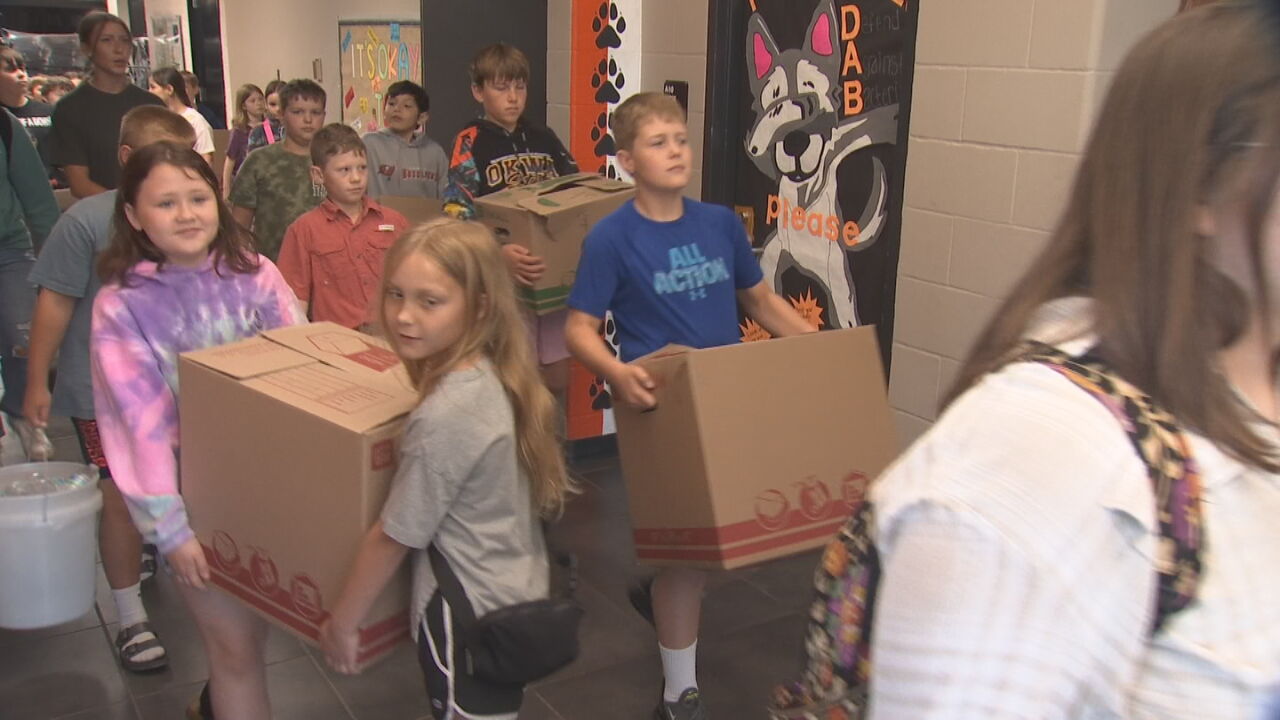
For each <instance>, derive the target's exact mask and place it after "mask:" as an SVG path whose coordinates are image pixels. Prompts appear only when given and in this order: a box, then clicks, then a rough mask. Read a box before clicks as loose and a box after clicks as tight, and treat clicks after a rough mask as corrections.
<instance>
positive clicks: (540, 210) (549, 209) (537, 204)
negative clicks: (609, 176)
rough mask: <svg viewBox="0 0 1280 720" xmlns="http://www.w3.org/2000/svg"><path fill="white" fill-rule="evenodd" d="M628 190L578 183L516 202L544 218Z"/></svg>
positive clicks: (625, 187)
mask: <svg viewBox="0 0 1280 720" xmlns="http://www.w3.org/2000/svg"><path fill="white" fill-rule="evenodd" d="M601 179H605V178H601ZM629 189H630V186H628V185H626V184H622V183H619V187H616V188H603V187H599V186H598V185H597V184H596V183H595V182H590V183H578V184H575V185H573V186H572V187H567V188H565V189H563V190H559V189H558V190H556V191H554V192H550V193H539V194H537V195H534V196H532V197H525V198H521V199H519V200H517V201H516V202H517V203H518V204H519V206H520V207H522V208H524V209H525V210H528V211H529V212H532V213H536V214H538V215H541V216H543V217H545V216H547V215H551V214H554V213H558V212H563V211H566V210H572V209H574V208H576V207H580V206H582V205H588V204H590V203H593V202H595V201H596V200H599V199H600V198H601V197H602V196H604V195H610V194H613V193H616V192H621V191H624V190H629Z"/></svg>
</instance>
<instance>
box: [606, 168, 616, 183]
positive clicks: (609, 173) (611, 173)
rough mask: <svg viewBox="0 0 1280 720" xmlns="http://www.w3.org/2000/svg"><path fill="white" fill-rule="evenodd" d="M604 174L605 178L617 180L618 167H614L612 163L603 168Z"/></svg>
mask: <svg viewBox="0 0 1280 720" xmlns="http://www.w3.org/2000/svg"><path fill="white" fill-rule="evenodd" d="M604 176H605V177H607V178H609V179H610V180H617V179H618V168H616V167H614V166H612V165H609V166H606V167H605V169H604Z"/></svg>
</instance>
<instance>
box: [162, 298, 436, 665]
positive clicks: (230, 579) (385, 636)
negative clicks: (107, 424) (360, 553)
mask: <svg viewBox="0 0 1280 720" xmlns="http://www.w3.org/2000/svg"><path fill="white" fill-rule="evenodd" d="M178 375H179V382H180V387H181V392H180V396H179V412H180V417H181V420H182V422H181V447H182V453H181V455H182V461H181V465H182V494H183V496H184V498H185V499H186V503H187V508H188V512H189V515H190V519H191V526H192V528H193V529H194V530H195V532H196V537H197V538H198V539H199V540H200V543H201V544H202V545H203V546H204V548H205V554H206V555H207V556H208V558H209V566H210V569H211V571H212V574H213V582H214V584H215V585H216V586H218V587H220V588H222V589H224V590H226V591H227V592H228V593H230V594H231V595H232V596H234V597H236V598H238V599H239V600H241V601H242V602H244V603H245V604H246V605H248V606H249V607H250V608H252V609H253V610H255V611H257V612H258V613H259V614H261V615H263V616H264V617H266V618H267V619H268V620H270V621H271V622H273V623H275V624H276V625H278V626H280V627H281V628H284V629H285V630H288V631H290V632H292V633H293V634H295V635H297V636H298V637H300V638H302V639H303V640H305V641H307V642H309V643H311V644H316V643H317V638H318V630H319V626H320V623H321V622H323V621H324V619H325V618H326V617H327V616H328V613H329V608H330V607H331V605H332V603H333V602H335V601H336V600H337V595H338V593H339V592H340V591H341V588H342V583H343V582H344V581H345V578H346V574H347V572H348V570H349V569H350V567H351V563H352V561H353V560H354V559H355V555H356V549H357V546H358V545H359V543H360V539H361V538H362V537H363V536H364V533H365V531H366V530H367V529H368V528H369V527H370V526H371V525H372V524H373V523H374V522H375V521H376V520H377V518H378V515H379V513H380V511H381V510H382V504H383V502H384V500H385V499H386V496H387V491H388V488H389V486H390V481H391V477H392V475H393V473H394V470H395V464H396V457H397V453H396V444H397V442H398V440H399V436H400V431H401V426H402V424H403V419H404V417H405V416H406V415H407V413H408V412H409V411H410V410H412V409H413V407H414V406H415V405H416V404H417V393H416V392H415V391H414V390H413V389H412V388H411V387H410V382H409V379H408V376H407V374H406V373H405V372H404V369H403V366H402V365H401V364H400V362H399V360H398V358H397V357H396V355H395V354H394V353H393V352H391V350H389V349H388V348H387V346H386V345H385V344H384V343H383V342H382V341H380V340H378V339H376V338H373V337H369V336H367V335H362V334H361V333H358V332H356V331H354V330H348V329H346V328H343V327H341V326H339V325H335V324H333V323H316V324H312V325H299V326H295V327H290V328H282V329H279V330H271V331H268V332H265V333H263V334H262V335H260V336H258V337H255V338H251V339H248V340H244V341H241V342H237V343H232V344H229V345H222V346H219V347H213V348H208V349H205V350H200V351H196V352H191V353H186V354H184V355H182V357H181V358H180V360H179V369H178ZM408 604H409V578H408V569H407V567H406V568H402V569H401V570H400V572H399V573H398V574H397V575H396V577H395V579H394V580H393V581H392V582H391V584H390V585H389V586H388V587H387V589H386V590H385V591H384V592H383V593H382V594H381V595H380V596H379V597H378V599H377V601H376V602H375V603H374V605H373V609H372V611H371V612H370V613H369V616H368V618H369V619H368V621H367V622H366V623H365V624H364V625H363V626H361V628H360V652H359V657H360V660H361V662H362V664H367V663H368V662H371V661H373V660H375V659H377V658H379V657H381V656H382V655H384V654H385V653H386V652H388V651H389V650H390V649H391V648H392V647H393V646H394V645H395V644H396V643H397V642H399V641H400V640H401V639H403V638H406V637H408V633H407V631H408V617H407V608H408Z"/></svg>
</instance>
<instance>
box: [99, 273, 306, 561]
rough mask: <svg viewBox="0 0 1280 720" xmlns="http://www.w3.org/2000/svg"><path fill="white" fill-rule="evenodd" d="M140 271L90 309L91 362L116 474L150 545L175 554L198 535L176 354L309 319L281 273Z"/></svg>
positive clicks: (104, 437)
mask: <svg viewBox="0 0 1280 720" xmlns="http://www.w3.org/2000/svg"><path fill="white" fill-rule="evenodd" d="M259 262H261V266H260V267H259V268H258V270H257V272H255V273H247V274H241V273H236V272H233V271H231V270H229V269H226V268H225V267H224V268H219V270H218V271H215V269H214V267H213V262H212V260H209V261H206V262H205V264H204V265H203V266H201V267H199V268H181V267H175V266H173V265H165V266H163V267H162V268H160V267H157V265H156V263H153V262H146V261H144V262H140V263H138V264H137V265H135V266H134V267H133V268H132V269H131V270H130V271H129V275H128V277H127V278H126V282H125V283H124V284H123V285H121V284H117V283H112V284H108V285H106V286H104V287H103V288H102V290H101V291H100V292H99V293H98V297H97V299H96V300H95V301H94V303H93V329H92V331H91V335H90V366H91V371H92V375H93V401H94V404H95V405H96V408H97V416H98V417H97V420H98V432H99V434H100V435H101V436H102V447H103V450H104V452H105V453H106V456H107V464H108V465H110V466H111V476H112V479H113V480H114V481H115V484H116V486H117V487H118V488H119V489H120V493H121V494H122V495H123V496H124V498H125V502H126V504H128V506H129V511H130V514H131V515H132V516H133V520H134V523H135V524H136V525H137V526H138V530H139V531H141V533H142V536H143V537H144V538H146V541H147V542H153V543H155V544H156V546H157V547H158V548H159V549H160V551H161V552H162V553H169V552H171V551H173V550H175V549H177V548H178V547H179V546H181V545H182V544H183V543H185V542H186V541H188V540H190V539H191V538H192V537H194V535H193V534H192V532H191V527H190V525H189V524H188V523H187V511H186V506H185V505H184V504H183V502H182V496H181V495H180V494H179V483H178V355H180V354H181V353H184V352H188V351H191V350H199V349H201V348H206V347H211V346H214V345H222V344H224V343H229V342H234V341H236V340H242V339H244V338H248V337H252V336H254V335H256V334H258V333H260V332H262V331H263V330H270V329H272V328H277V327H282V326H285V325H296V324H298V323H303V322H306V320H305V318H304V317H303V315H302V312H301V309H300V308H299V307H298V304H297V300H296V299H295V298H294V295H293V291H291V290H290V289H289V286H288V285H287V284H285V281H284V278H283V277H281V275H280V271H279V270H277V269H276V266H275V265H273V264H272V263H271V261H270V260H267V259H266V258H259Z"/></svg>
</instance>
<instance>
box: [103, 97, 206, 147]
mask: <svg viewBox="0 0 1280 720" xmlns="http://www.w3.org/2000/svg"><path fill="white" fill-rule="evenodd" d="M161 140H168V141H170V142H174V143H177V144H179V145H185V146H186V147H191V146H193V145H195V144H196V131H195V130H194V129H193V128H192V127H191V123H189V122H187V119H186V118H184V117H182V116H181V115H179V114H178V113H176V112H174V111H172V110H170V109H169V108H166V107H163V106H161V105H139V106H138V107H136V108H134V109H132V110H130V111H129V112H127V113H125V114H124V118H123V119H122V120H121V121H120V144H121V145H128V146H129V147H131V148H134V149H135V150H136V149H138V148H140V147H143V146H146V145H150V144H151V143H154V142H159V141H161Z"/></svg>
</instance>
